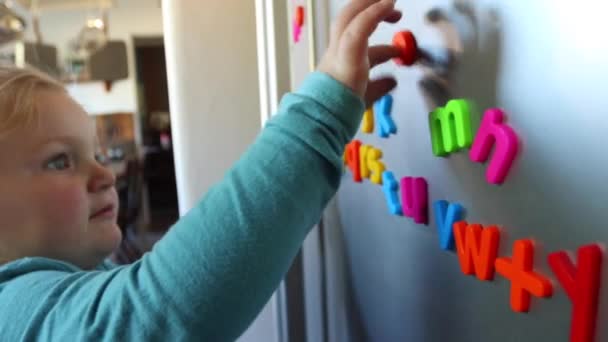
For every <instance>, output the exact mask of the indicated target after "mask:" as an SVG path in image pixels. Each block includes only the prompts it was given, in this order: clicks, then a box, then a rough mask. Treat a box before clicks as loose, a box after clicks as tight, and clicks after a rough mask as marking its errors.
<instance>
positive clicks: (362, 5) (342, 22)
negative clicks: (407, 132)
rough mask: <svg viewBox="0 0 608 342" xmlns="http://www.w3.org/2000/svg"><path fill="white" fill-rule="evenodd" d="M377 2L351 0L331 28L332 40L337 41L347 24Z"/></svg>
mask: <svg viewBox="0 0 608 342" xmlns="http://www.w3.org/2000/svg"><path fill="white" fill-rule="evenodd" d="M378 1H379V0H353V1H351V2H350V3H349V4H348V5H346V7H344V9H342V11H341V12H340V15H339V16H338V18H336V21H334V24H333V27H332V34H331V35H332V38H333V39H334V41H338V40H339V38H340V36H341V35H342V32H344V30H345V29H346V27H347V26H348V24H349V23H350V22H351V21H352V20H353V18H355V17H356V16H357V15H358V14H359V13H361V12H362V11H363V10H365V9H366V8H368V7H369V6H371V5H372V4H374V3H376V2H378Z"/></svg>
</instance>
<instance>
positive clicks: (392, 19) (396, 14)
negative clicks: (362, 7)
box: [384, 10, 402, 24]
mask: <svg viewBox="0 0 608 342" xmlns="http://www.w3.org/2000/svg"><path fill="white" fill-rule="evenodd" d="M401 15H402V13H401V11H399V10H393V13H391V14H389V15H388V17H386V18H385V19H384V21H386V22H387V23H392V24H394V23H396V22H398V21H399V20H401Z"/></svg>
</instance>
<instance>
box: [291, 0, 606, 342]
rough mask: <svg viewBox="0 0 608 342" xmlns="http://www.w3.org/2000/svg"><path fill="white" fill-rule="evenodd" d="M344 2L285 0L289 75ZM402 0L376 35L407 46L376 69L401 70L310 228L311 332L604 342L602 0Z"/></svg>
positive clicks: (344, 336)
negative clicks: (395, 16)
mask: <svg viewBox="0 0 608 342" xmlns="http://www.w3.org/2000/svg"><path fill="white" fill-rule="evenodd" d="M346 3H347V1H343V0H340V1H338V0H333V1H310V0H309V1H304V0H293V1H289V2H288V8H287V10H288V12H289V13H288V19H289V20H290V25H289V27H290V30H292V31H293V30H294V27H295V26H296V24H295V22H294V21H295V20H296V19H298V14H297V8H298V6H301V7H302V8H303V9H304V10H305V11H306V16H305V18H306V20H304V22H303V23H302V22H301V21H300V23H299V24H302V27H300V28H298V30H299V36H298V39H297V41H296V39H295V37H294V36H293V34H290V61H291V65H290V68H291V81H292V86H293V88H297V86H298V84H299V83H300V82H301V81H302V79H303V78H304V77H305V75H306V74H307V72H308V71H310V70H311V65H310V63H307V62H306V61H310V60H312V61H313V62H314V61H318V60H319V58H320V56H321V55H322V51H323V49H324V48H325V47H326V45H327V37H328V32H329V29H328V28H329V23H330V22H331V20H332V19H333V18H335V17H336V15H337V14H338V13H339V11H340V9H341V8H342V6H344V5H345V4H346ZM396 7H397V8H399V9H400V10H402V11H403V18H402V19H401V21H400V22H398V23H397V24H386V23H383V24H381V25H380V26H379V27H378V29H377V30H376V32H375V33H374V34H373V35H372V36H371V38H370V44H394V40H396V41H397V42H396V43H395V44H401V45H400V46H402V47H403V46H404V45H403V44H405V43H404V42H403V39H409V40H407V44H409V46H408V47H407V48H408V49H411V46H412V41H411V38H412V37H413V38H415V41H416V52H417V54H416V56H417V57H418V58H417V59H416V62H415V63H414V64H412V65H402V64H399V63H396V61H389V62H388V63H385V64H383V65H381V66H378V67H376V68H374V69H373V71H372V74H371V78H376V77H380V76H383V75H392V76H394V77H395V78H396V79H397V81H398V86H397V87H396V88H395V89H394V90H393V91H392V92H391V93H390V97H391V98H390V99H389V98H385V99H383V101H379V102H377V103H376V104H375V105H374V106H373V108H372V109H373V112H374V113H373V114H369V115H370V116H368V117H367V120H372V119H373V122H374V125H373V128H370V127H369V126H368V124H369V123H370V122H371V121H368V122H366V123H365V124H363V123H362V126H361V128H360V129H359V132H358V133H357V135H356V137H355V139H354V140H353V142H351V144H349V149H348V151H349V152H347V153H346V155H345V161H346V162H345V167H344V174H343V178H342V183H341V186H340V189H339V191H338V193H337V194H336V197H335V198H334V200H333V201H332V202H331V204H330V205H329V207H328V209H327V211H326V213H325V214H324V216H323V220H322V221H321V223H320V224H319V227H317V228H315V230H313V232H312V233H311V235H310V236H309V238H308V239H307V241H306V242H305V244H304V248H303V257H302V258H303V263H304V267H303V270H304V271H303V272H304V281H303V283H304V293H305V297H306V300H305V302H306V314H307V315H306V337H307V339H308V340H310V341H312V340H315V341H319V340H325V341H454V342H470V341H497V342H507V341H608V327H607V326H606V324H604V322H606V318H607V317H608V269H607V266H606V265H607V264H608V262H607V261H606V260H605V250H604V244H605V243H606V241H608V227H607V226H606V224H605V222H606V218H607V217H608V216H607V213H606V211H607V209H608V206H607V205H606V200H607V199H608V176H607V174H608V172H607V171H608V153H607V152H606V146H608V144H607V143H608V138H607V137H606V133H607V132H608V120H607V119H606V114H608V110H606V109H605V108H606V107H604V106H605V103H604V101H606V85H605V80H606V79H608V63H607V62H606V61H608V45H607V44H606V42H607V40H606V37H605V33H604V31H605V30H603V28H602V27H603V25H602V23H603V22H604V20H605V18H606V14H605V9H606V8H607V5H605V4H603V3H602V2H599V1H592V0H580V1H577V2H573V1H566V0H553V1H549V0H537V1H524V0H512V1H504V0H471V1H449V0H398V1H397V2H396ZM307 25H308V26H307ZM292 31H290V32H291V33H293V32H292ZM404 35H405V36H404ZM404 37H406V38H404ZM400 39H401V40H400ZM407 44H406V45H407ZM403 48H404V49H405V47H403ZM312 64H313V65H314V63H312ZM364 126H365V127H364ZM355 141H358V142H359V143H360V144H361V145H362V146H363V147H361V146H359V145H357V144H356V142H355ZM370 151H374V152H370ZM386 171H389V172H390V174H388V173H386ZM367 173H369V175H367ZM454 224H455V225H456V226H458V228H454V226H455V225H454Z"/></svg>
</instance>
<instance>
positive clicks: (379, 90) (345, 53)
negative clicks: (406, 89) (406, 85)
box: [318, 0, 401, 106]
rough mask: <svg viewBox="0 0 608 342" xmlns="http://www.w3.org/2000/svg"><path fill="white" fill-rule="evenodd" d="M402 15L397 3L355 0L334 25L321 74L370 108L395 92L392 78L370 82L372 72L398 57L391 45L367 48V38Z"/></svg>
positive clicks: (396, 51)
mask: <svg viewBox="0 0 608 342" xmlns="http://www.w3.org/2000/svg"><path fill="white" fill-rule="evenodd" d="M399 19H401V12H399V11H397V10H395V1H394V0H381V1H378V0H352V1H351V2H350V3H349V4H348V5H347V6H345V7H344V9H343V10H342V12H341V13H340V15H339V16H338V18H337V19H336V21H335V22H334V23H333V26H332V32H331V38H330V42H329V48H328V49H327V52H326V53H325V55H324V56H323V58H322V59H321V63H320V64H319V68H318V70H319V71H322V72H325V73H327V74H329V75H330V76H332V77H333V78H335V79H336V80H338V81H340V82H342V83H343V84H344V85H346V86H347V87H349V88H350V89H352V90H353V91H354V92H355V93H356V94H357V95H359V96H360V97H361V98H363V99H364V100H365V103H366V106H370V105H371V104H373V103H374V102H375V101H376V100H378V99H379V98H380V97H382V96H383V95H384V94H386V93H387V92H389V91H390V90H391V89H393V88H394V87H395V86H396V85H397V82H396V81H395V80H394V79H392V78H383V79H379V80H375V81H369V70H370V68H372V67H373V66H375V65H377V64H380V63H384V62H386V61H388V60H389V59H391V58H393V57H397V56H398V55H399V51H398V50H397V48H395V47H393V46H391V45H379V46H372V47H368V38H369V36H370V35H371V34H372V33H373V32H374V30H376V27H377V26H378V24H379V23H380V22H382V21H387V22H391V23H395V22H397V21H399Z"/></svg>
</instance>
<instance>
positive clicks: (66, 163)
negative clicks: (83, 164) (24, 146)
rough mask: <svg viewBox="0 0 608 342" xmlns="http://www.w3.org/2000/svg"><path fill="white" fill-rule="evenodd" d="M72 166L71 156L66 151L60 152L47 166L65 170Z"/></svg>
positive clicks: (52, 168) (51, 168) (50, 168)
mask: <svg viewBox="0 0 608 342" xmlns="http://www.w3.org/2000/svg"><path fill="white" fill-rule="evenodd" d="M71 166H72V162H71V160H70V157H69V156H68V155H67V154H65V153H60V154H58V155H56V156H54V157H53V158H51V159H50V160H49V161H47V162H46V164H45V168H47V169H49V170H65V169H69V168H70V167H71Z"/></svg>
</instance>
